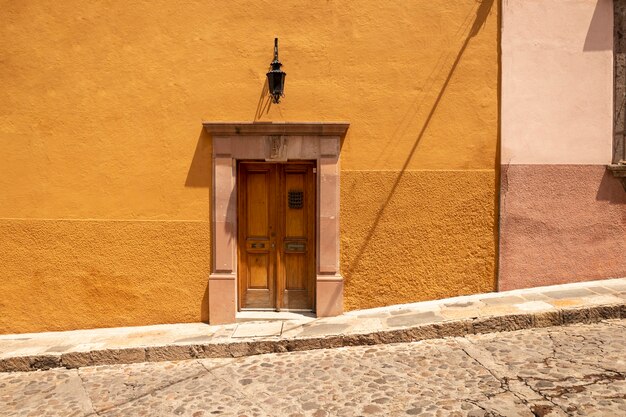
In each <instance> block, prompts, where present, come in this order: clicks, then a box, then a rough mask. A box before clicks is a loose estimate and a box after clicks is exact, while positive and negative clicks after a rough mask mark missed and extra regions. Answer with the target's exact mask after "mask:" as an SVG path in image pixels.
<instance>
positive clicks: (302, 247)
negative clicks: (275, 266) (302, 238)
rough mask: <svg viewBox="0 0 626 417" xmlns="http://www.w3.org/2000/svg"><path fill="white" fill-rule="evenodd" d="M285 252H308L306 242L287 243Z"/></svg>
mask: <svg viewBox="0 0 626 417" xmlns="http://www.w3.org/2000/svg"><path fill="white" fill-rule="evenodd" d="M285 250H287V251H289V252H304V251H306V242H285Z"/></svg>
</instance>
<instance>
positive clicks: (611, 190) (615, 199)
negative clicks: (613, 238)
mask: <svg viewBox="0 0 626 417" xmlns="http://www.w3.org/2000/svg"><path fill="white" fill-rule="evenodd" d="M596 201H607V202H608V203H609V204H626V190H624V187H623V186H622V184H621V183H620V181H619V179H617V178H615V177H614V176H613V174H611V173H610V172H609V171H605V172H604V175H603V176H602V181H600V185H599V186H598V192H597V193H596ZM624 221H625V222H626V211H624Z"/></svg>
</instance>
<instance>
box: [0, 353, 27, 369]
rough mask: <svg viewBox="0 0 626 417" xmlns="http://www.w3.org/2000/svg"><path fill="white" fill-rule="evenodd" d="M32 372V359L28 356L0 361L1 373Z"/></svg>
mask: <svg viewBox="0 0 626 417" xmlns="http://www.w3.org/2000/svg"><path fill="white" fill-rule="evenodd" d="M28 371H32V368H31V367H30V358H29V357H27V356H17V357H15V358H5V359H0V372H28Z"/></svg>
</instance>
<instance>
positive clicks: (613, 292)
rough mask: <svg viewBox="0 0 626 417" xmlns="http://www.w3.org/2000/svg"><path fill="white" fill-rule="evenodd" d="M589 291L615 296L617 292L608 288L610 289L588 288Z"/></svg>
mask: <svg viewBox="0 0 626 417" xmlns="http://www.w3.org/2000/svg"><path fill="white" fill-rule="evenodd" d="M587 289H588V290H589V291H593V292H595V293H596V294H615V293H616V292H618V291H617V290H615V289H613V288H610V287H600V286H598V287H589V288H587Z"/></svg>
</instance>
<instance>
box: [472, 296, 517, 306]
mask: <svg viewBox="0 0 626 417" xmlns="http://www.w3.org/2000/svg"><path fill="white" fill-rule="evenodd" d="M524 301H526V300H524V299H523V298H522V297H518V296H505V297H490V298H481V299H480V302H481V303H483V304H485V305H488V306H499V305H503V304H504V305H512V304H519V303H523V302H524Z"/></svg>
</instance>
